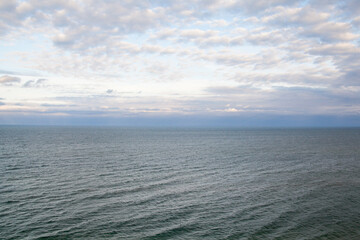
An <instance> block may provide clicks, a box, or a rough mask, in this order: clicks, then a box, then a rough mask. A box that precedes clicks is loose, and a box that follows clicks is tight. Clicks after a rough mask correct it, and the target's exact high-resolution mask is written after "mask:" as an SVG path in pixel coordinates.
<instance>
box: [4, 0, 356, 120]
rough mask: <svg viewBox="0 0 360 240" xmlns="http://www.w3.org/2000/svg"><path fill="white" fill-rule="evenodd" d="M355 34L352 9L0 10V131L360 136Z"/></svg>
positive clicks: (128, 0)
mask: <svg viewBox="0 0 360 240" xmlns="http://www.w3.org/2000/svg"><path fill="white" fill-rule="evenodd" d="M359 30H360V1H357V0H348V1H346V0H344V1H332V0H313V1H311V0H310V1H296V0H258V1H248V0H182V1H175V0H174V1H171V0H154V1H146V0H142V1H140V0H121V1H110V0H109V1H96V0H94V1H93V0H53V1H51V0H49V1H46V0H44V1H41V0H29V1H14V0H0V124H13V123H16V124H27V123H28V124H33V123H39V124H41V123H45V124H46V123H51V124H62V123H66V124H71V123H76V124H82V123H84V124H87V123H90V124H92V123H96V124H100V125H101V124H105V125H106V124H117V123H119V124H120V125H121V124H122V123H124V124H125V123H129V122H130V123H131V122H132V121H134V120H137V121H138V123H139V125H141V124H144V125H146V124H145V123H146V121H148V120H149V119H151V121H153V122H154V123H155V122H156V119H163V120H164V119H165V120H164V121H168V120H169V121H170V120H171V121H176V122H181V121H182V120H184V119H186V121H187V124H189V125H191V121H192V120H191V119H194V121H195V122H197V124H200V125H201V124H202V123H201V122H206V121H207V120H206V119H208V120H209V122H212V123H213V124H215V125H216V124H219V122H220V123H221V122H222V120H221V119H223V120H224V121H223V122H222V123H223V124H222V125H224V124H225V125H226V124H227V123H228V124H229V125H247V124H249V125H251V124H250V123H251V122H253V121H254V122H257V125H259V126H261V125H272V124H273V125H277V126H278V125H280V126H281V125H282V124H284V125H287V124H288V123H286V121H290V122H292V123H294V125H301V121H304V125H307V124H310V125H311V120H309V119H315V120H316V121H317V123H316V124H315V125H321V124H322V123H324V126H325V125H327V123H326V122H327V121H330V122H331V121H334V119H337V120H336V124H335V125H343V126H347V125H358V126H360V122H359V120H360V47H359V44H360V31H359ZM44 119H47V120H46V121H45V120H44ZM49 119H50V120H49ZM124 119H125V120H124ZM126 119H128V122H126ZM225 119H227V120H225ZM229 119H230V120H229ZM269 119H270V120H269ZM319 119H320V120H319ZM315 120H314V121H315ZM159 121H160V120H159ZM242 121H243V123H244V124H242ZM269 121H270V122H271V124H269ZM265 122H266V123H267V124H265ZM246 123H247V124H246ZM295 123H296V124H295ZM157 124H160V125H161V124H162V123H161V121H160V122H158V123H157ZM125 125H126V124H125ZM130 125H131V124H130ZM220 125H221V124H220ZM255 125H256V124H255ZM289 125H291V124H289ZM328 125H331V124H328Z"/></svg>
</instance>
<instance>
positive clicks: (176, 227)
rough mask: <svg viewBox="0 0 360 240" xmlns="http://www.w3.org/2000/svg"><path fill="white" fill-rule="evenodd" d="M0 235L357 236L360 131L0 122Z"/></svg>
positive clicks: (359, 234) (359, 231)
mask: <svg viewBox="0 0 360 240" xmlns="http://www.w3.org/2000/svg"><path fill="white" fill-rule="evenodd" d="M0 239H360V129H356V128H352V129H350V128H349V129H140V128H138V129H135V128H134V129H126V128H110V127H109V128H101V127H13V126H12V127H9V126H3V127H0Z"/></svg>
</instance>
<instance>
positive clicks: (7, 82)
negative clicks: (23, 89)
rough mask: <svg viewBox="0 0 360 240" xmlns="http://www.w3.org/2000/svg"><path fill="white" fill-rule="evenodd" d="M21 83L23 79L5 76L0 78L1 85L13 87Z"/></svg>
mask: <svg viewBox="0 0 360 240" xmlns="http://www.w3.org/2000/svg"><path fill="white" fill-rule="evenodd" d="M18 82H21V78H19V77H12V76H9V75H4V76H1V77H0V84H5V85H12V84H13V83H18Z"/></svg>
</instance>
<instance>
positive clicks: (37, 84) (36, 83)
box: [22, 78, 47, 88]
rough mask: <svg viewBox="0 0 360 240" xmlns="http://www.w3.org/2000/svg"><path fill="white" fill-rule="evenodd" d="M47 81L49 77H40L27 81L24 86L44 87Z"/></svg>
mask: <svg viewBox="0 0 360 240" xmlns="http://www.w3.org/2000/svg"><path fill="white" fill-rule="evenodd" d="M46 81H47V79H44V78H40V79H38V80H29V81H27V82H25V83H24V84H23V86H22V87H25V88H34V87H35V88H37V87H42V86H44V82H46Z"/></svg>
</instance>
